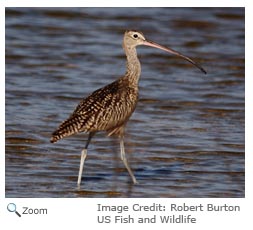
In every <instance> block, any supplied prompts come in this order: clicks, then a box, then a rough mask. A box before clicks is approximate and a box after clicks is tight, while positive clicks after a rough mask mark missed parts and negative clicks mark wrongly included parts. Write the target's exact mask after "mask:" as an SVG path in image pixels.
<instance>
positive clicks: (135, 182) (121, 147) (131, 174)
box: [120, 135, 138, 184]
mask: <svg viewBox="0 0 253 230" xmlns="http://www.w3.org/2000/svg"><path fill="white" fill-rule="evenodd" d="M120 156H121V160H122V161H123V163H124V165H125V167H126V169H127V171H128V173H129V175H130V176H131V178H132V181H133V183H134V184H137V183H138V182H137V180H136V179H135V176H134V174H133V172H132V170H131V168H130V167H129V165H128V162H127V159H126V154H125V147H124V136H123V135H121V136H120Z"/></svg>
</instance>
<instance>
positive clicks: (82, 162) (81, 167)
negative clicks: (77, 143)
mask: <svg viewBox="0 0 253 230" xmlns="http://www.w3.org/2000/svg"><path fill="white" fill-rule="evenodd" d="M94 134H95V133H89V136H88V140H87V142H86V145H85V148H84V149H83V150H82V152H81V160H80V168H79V174H78V180H77V185H78V186H80V184H81V180H82V174H83V165H84V161H85V159H86V156H87V149H88V146H89V143H90V140H91V138H92V137H93V136H94Z"/></svg>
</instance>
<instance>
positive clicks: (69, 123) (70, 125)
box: [50, 116, 82, 143]
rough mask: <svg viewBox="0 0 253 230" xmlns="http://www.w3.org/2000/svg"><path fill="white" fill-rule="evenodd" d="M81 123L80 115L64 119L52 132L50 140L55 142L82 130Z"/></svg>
mask: <svg viewBox="0 0 253 230" xmlns="http://www.w3.org/2000/svg"><path fill="white" fill-rule="evenodd" d="M80 124H81V122H80V117H79V116H71V117H70V118H69V119H67V120H66V121H64V122H63V123H62V124H61V125H60V126H59V128H58V129H57V130H56V131H54V132H53V133H52V137H51V139H50V142H51V143H55V142H57V141H58V140H60V139H62V138H64V137H68V136H71V135H73V134H75V133H79V132H82V130H81V125H80Z"/></svg>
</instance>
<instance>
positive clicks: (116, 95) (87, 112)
mask: <svg viewBox="0 0 253 230" xmlns="http://www.w3.org/2000/svg"><path fill="white" fill-rule="evenodd" d="M140 45H144V46H150V47H154V48H157V49H160V50H163V51H166V52H168V53H171V54H173V55H176V56H179V57H181V58H183V59H185V60H186V61H188V62H190V63H191V64H193V65H194V66H196V67H197V68H198V69H200V70H201V71H202V72H203V73H204V74H206V73H207V72H206V70H205V69H204V68H203V67H201V66H200V64H198V63H197V62H195V61H193V60H192V59H191V58H189V57H187V56H185V55H183V54H182V53H179V52H177V51H175V50H173V49H171V48H168V47H166V46H162V45H159V44H158V43H155V42H154V41H151V40H147V39H146V38H145V37H144V34H143V33H142V32H140V31H137V30H126V31H125V33H124V36H123V43H122V46H123V49H124V51H125V54H126V59H127V61H126V72H125V74H124V75H123V76H121V77H119V78H118V79H117V80H115V81H113V82H112V83H110V84H108V85H106V86H104V87H102V88H100V89H98V90H95V91H94V92H93V93H91V94H90V95H89V96H88V97H86V98H84V99H83V100H81V102H80V103H79V104H78V105H77V107H76V109H75V110H74V112H73V113H72V114H71V115H70V116H69V118H68V119H66V120H65V121H63V122H62V123H61V124H60V125H59V127H58V128H57V129H56V131H54V132H53V133H52V137H51V140H50V142H51V143H55V142H57V141H59V140H60V139H62V138H65V137H68V136H71V135H74V134H77V133H82V132H83V133H88V138H87V142H86V145H85V146H84V149H83V150H82V151H81V159H80V166H79V173H78V180H77V185H78V186H80V184H81V180H82V173H83V167H84V161H85V159H86V156H87V153H88V146H89V143H90V141H91V139H92V137H93V136H94V135H95V134H96V133H97V132H100V131H105V132H106V133H107V135H108V136H117V137H118V138H119V143H120V157H121V160H122V161H123V164H124V166H125V168H126V169H127V171H128V173H129V175H130V177H131V179H132V182H133V184H137V183H138V181H137V180H136V178H135V176H134V173H133V172H132V170H131V168H130V166H129V163H128V160H127V158H126V154H125V146H124V133H125V132H124V131H125V127H126V124H127V122H128V120H129V118H130V117H131V115H132V114H133V112H134V110H135V108H136V105H137V102H138V96H139V87H138V84H139V79H140V75H141V64H140V61H139V59H138V56H137V51H136V47H137V46H140Z"/></svg>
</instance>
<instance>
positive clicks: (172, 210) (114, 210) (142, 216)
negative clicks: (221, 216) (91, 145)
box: [97, 203, 241, 224]
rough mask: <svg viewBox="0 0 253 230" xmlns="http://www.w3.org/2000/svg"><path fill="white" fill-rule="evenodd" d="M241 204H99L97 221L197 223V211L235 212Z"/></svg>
mask: <svg viewBox="0 0 253 230" xmlns="http://www.w3.org/2000/svg"><path fill="white" fill-rule="evenodd" d="M240 211H241V207H240V205H228V204H226V203H224V204H219V205H218V204H212V203H208V204H201V203H199V204H198V205H188V204H186V203H181V204H176V203H170V204H161V203H153V204H151V205H141V204H138V203H134V204H132V205H103V204H97V214H98V215H97V223H104V224H106V223H107V224H109V223H114V224H136V223H137V224H146V223H163V224H196V223H197V222H198V219H199V218H200V217H199V215H195V214H196V213H200V212H202V213H204V212H205V213H206V212H208V213H210V212H220V213H224V212H226V213H234V212H240Z"/></svg>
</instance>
